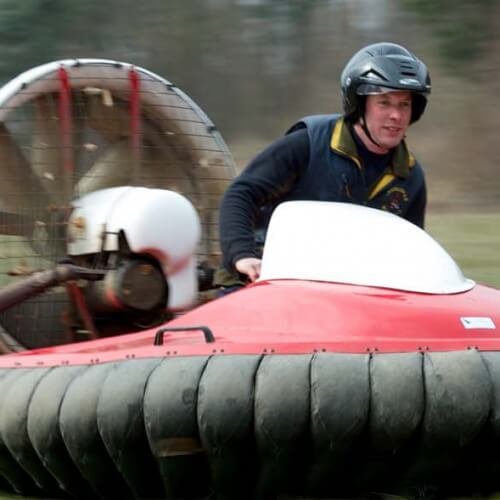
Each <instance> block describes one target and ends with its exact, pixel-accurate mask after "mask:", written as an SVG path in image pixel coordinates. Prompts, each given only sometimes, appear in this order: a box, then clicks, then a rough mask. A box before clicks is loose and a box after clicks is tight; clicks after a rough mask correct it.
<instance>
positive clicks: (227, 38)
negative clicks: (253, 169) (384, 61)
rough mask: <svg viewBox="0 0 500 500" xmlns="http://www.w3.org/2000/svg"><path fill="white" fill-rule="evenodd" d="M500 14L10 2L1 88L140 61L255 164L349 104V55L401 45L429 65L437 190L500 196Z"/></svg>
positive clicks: (120, 0)
mask: <svg viewBox="0 0 500 500" xmlns="http://www.w3.org/2000/svg"><path fill="white" fill-rule="evenodd" d="M499 18H500V0H443V1H441V2H436V1H435V0H189V1H186V0H168V1H165V0H147V1H145V2H138V1H137V0H85V1H71V0H22V1H19V0H0V48H1V50H2V56H3V57H2V60H1V61H0V83H4V82H6V81H7V80H9V79H10V78H12V77H14V76H15V75H17V74H19V73H20V72H22V71H24V70H26V69H28V68H30V67H33V66H36V65H39V64H42V63H45V62H48V61H52V60H57V59H62V58H76V57H101V58H109V59H117V60H123V61H127V62H132V63H134V64H137V65H139V66H143V67H145V68H147V69H150V70H152V71H154V72H156V73H158V74H160V75H161V76H163V77H165V78H167V79H169V80H171V81H173V83H175V84H177V85H178V86H179V87H180V88H182V89H183V90H184V91H185V92H186V93H187V94H189V95H190V96H191V97H192V98H193V99H194V100H195V101H196V102H197V103H198V104H199V105H200V106H201V107H202V108H203V109H204V110H205V111H206V112H207V114H208V115H209V116H210V117H211V118H212V120H213V121H214V122H215V124H216V125H217V126H218V127H219V128H220V129H221V131H222V133H223V135H224V137H225V138H226V140H227V141H228V143H229V145H230V147H231V150H232V151H233V153H234V154H235V156H236V157H237V160H238V161H239V162H240V163H241V164H244V162H245V161H246V160H247V159H248V158H249V157H250V156H251V155H253V154H254V153H255V152H256V150H257V149H259V148H261V147H263V146H264V145H265V144H266V143H267V142H269V141H270V140H272V139H273V138H275V137H276V136H278V135H280V134H282V133H283V132H284V131H285V130H286V129H287V128H288V127H289V126H290V125H291V124H292V123H293V121H294V120H296V119H298V118H300V117H301V116H303V115H306V114H310V113H329V112H334V111H339V110H340V106H341V101H340V93H339V84H338V81H339V76H340V72H341V70H342V67H343V66H344V64H345V62H346V61H347V59H348V58H349V57H350V56H351V55H352V53H353V52H354V51H355V50H357V49H359V48H360V47H362V46H363V45H366V44H368V43H372V42H376V41H382V40H390V41H394V42H396V43H402V44H403V45H407V46H408V47H409V48H410V49H411V50H413V51H415V52H416V53H417V54H418V55H419V56H420V57H421V58H422V59H424V60H425V61H426V62H427V63H428V65H429V66H430V68H431V74H432V77H433V94H432V97H431V105H430V106H429V108H428V111H427V112H426V116H425V118H424V120H422V123H419V124H418V125H417V126H416V127H414V129H412V131H411V137H410V139H412V140H411V145H413V143H415V145H417V146H418V148H416V151H415V152H416V154H417V155H418V157H419V158H422V160H423V163H424V164H425V165H426V166H428V173H429V177H430V180H431V185H432V186H438V187H439V189H437V191H438V193H437V196H431V198H433V199H437V200H438V201H441V200H443V199H444V198H446V199H448V198H449V196H448V194H445V191H446V193H448V191H449V192H454V191H457V190H458V191H460V190H461V191H462V192H463V193H466V194H467V196H469V194H470V193H469V192H470V190H471V186H473V192H474V193H478V195H477V197H478V198H480V197H481V196H482V195H484V193H485V192H486V191H487V193H488V196H487V197H486V198H487V199H497V200H498V202H499V203H500V195H499V194H497V193H499V192H500V180H498V176H492V175H491V172H492V170H493V169H494V168H496V165H497V163H498V162H499V161H500V144H499V143H498V139H497V136H498V132H497V131H498V129H499V128H500V116H499V115H498V113H496V111H495V109H496V107H498V105H499V104H500V103H499V100H500V92H499V91H500V78H498V75H499V73H500V59H499V58H498V53H499V51H500V35H499V34H498V32H497V29H496V27H495V22H496V21H497V20H498V19H499ZM485 95H487V96H488V98H487V99H485V97H484V96H485ZM414 137H415V141H413V138H414ZM444 158H445V161H446V165H445V164H443V159H444ZM450 165H451V166H452V169H453V175H452V176H450ZM471 165H474V168H471ZM432 186H431V189H432ZM434 189H436V188H434ZM485 190H486V191H485ZM431 194H432V193H431ZM463 196H465V194H464V195H463ZM486 198H485V199H486ZM464 199H465V198H464Z"/></svg>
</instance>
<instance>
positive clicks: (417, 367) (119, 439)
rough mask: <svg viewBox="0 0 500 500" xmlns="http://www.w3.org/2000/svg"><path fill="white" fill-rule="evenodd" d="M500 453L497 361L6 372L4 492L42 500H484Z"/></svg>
mask: <svg viewBox="0 0 500 500" xmlns="http://www.w3.org/2000/svg"><path fill="white" fill-rule="evenodd" d="M499 441H500V352H478V351H476V350H467V351H459V352H426V353H404V354H378V353H375V354H366V355H365V354H340V353H326V352H325V353H315V354H306V355H216V356H212V357H210V356H192V357H169V358H149V359H134V360H127V361H123V362H115V363H106V364H94V365H90V366H60V367H53V368H47V367H45V368H44V367H40V368H18V369H3V371H1V372H0V488H1V489H3V490H8V491H12V492H14V493H18V494H22V495H29V496H37V497H41V498H44V497H45V498H54V497H61V496H62V497H64V496H67V497H70V498H82V499H85V500H87V499H91V498H101V499H107V498H109V499H112V498H113V499H115V498H121V499H127V498H178V499H181V498H182V499H201V498H209V497H210V498H217V499H228V500H229V499H232V500H234V499H273V498H278V497H285V498H294V497H307V498H322V497H323V498H324V497H327V498H335V497H366V496H367V495H368V494H373V493H380V494H383V495H384V494H398V495H420V496H421V497H425V496H426V495H428V496H432V495H433V494H434V493H439V494H441V495H444V496H466V495H471V494H476V493H484V494H487V493H489V492H490V491H495V490H499V489H500V476H499V474H498V470H500V442H499Z"/></svg>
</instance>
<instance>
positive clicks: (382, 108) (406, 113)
mask: <svg viewBox="0 0 500 500" xmlns="http://www.w3.org/2000/svg"><path fill="white" fill-rule="evenodd" d="M410 119H411V92H387V93H386V94H378V95H369V96H367V98H366V112H365V120H366V124H367V126H368V130H369V131H370V134H371V135H372V137H373V139H375V141H376V142H377V143H378V144H379V145H380V146H382V147H383V148H386V149H391V148H394V147H395V146H397V145H398V144H399V143H400V142H401V141H402V140H403V137H404V136H405V134H406V130H407V128H408V126H409V125H410Z"/></svg>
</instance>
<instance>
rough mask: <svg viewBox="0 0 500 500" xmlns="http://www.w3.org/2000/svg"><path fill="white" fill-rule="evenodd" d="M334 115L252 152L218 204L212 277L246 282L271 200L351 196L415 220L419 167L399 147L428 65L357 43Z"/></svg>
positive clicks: (424, 90) (387, 48)
mask: <svg viewBox="0 0 500 500" xmlns="http://www.w3.org/2000/svg"><path fill="white" fill-rule="evenodd" d="M341 90H342V98H343V109H344V113H343V115H316V116H309V117H306V118H304V119H302V120H301V121H299V122H298V123H296V124H295V125H294V126H293V127H292V128H291V129H290V130H289V131H288V132H287V134H286V135H285V136H284V137H282V138H280V139H278V140H277V141H276V142H274V143H273V144H271V145H270V146H269V147H268V148H266V149H265V150H264V151H263V152H261V153H260V154H259V155H257V157H256V158H254V159H253V160H252V161H251V162H250V164H249V165H248V167H247V168H246V169H245V170H244V171H243V172H242V174H241V175H240V176H239V177H238V178H237V179H235V181H234V182H233V184H232V185H231V186H230V187H229V189H228V190H227V192H226V193H225V195H224V197H223V200H222V204H221V209H220V242H221V248H222V254H223V266H224V268H225V269H226V270H227V271H228V274H227V275H225V276H224V273H222V277H221V274H220V273H219V277H218V279H217V277H216V281H218V282H219V284H220V285H222V286H224V285H226V286H231V285H235V284H237V283H238V282H237V281H234V278H233V279H231V278H230V277H229V276H233V277H234V276H235V275H238V274H239V276H240V278H243V279H242V280H241V279H240V281H239V283H240V284H242V283H244V281H245V280H250V281H255V280H256V279H257V278H258V277H259V273H260V254H259V246H261V245H262V244H263V243H264V239H265V230H266V228H267V224H268V222H269V218H270V215H271V213H272V211H273V209H274V208H275V207H276V205H278V204H279V203H281V202H283V201H289V200H320V201H337V202H346V203H356V204H360V205H366V206H369V207H373V208H379V209H381V210H387V211H390V212H392V213H395V214H397V215H400V216H401V217H404V218H406V219H408V220H409V221H411V222H413V223H415V224H417V225H418V226H420V227H423V226H424V215H425V206H426V187H425V179H424V173H423V170H422V168H421V166H420V165H419V164H418V163H417V162H416V160H415V158H414V157H413V156H412V155H411V154H410V153H409V152H408V149H407V147H406V144H405V141H404V138H405V134H406V131H407V129H408V127H409V126H410V125H411V124H412V123H414V122H416V121H417V120H418V119H419V118H420V117H421V116H422V114H423V112H424V110H425V107H426V104H427V96H428V95H429V93H430V90H431V84H430V77H429V73H428V70H427V67H426V66H425V64H424V63H422V62H421V61H420V60H419V59H417V58H416V57H415V56H414V55H413V54H412V53H411V52H409V51H408V50H407V49H405V48H404V47H401V46H400V45H396V44H393V43H376V44H373V45H369V46H368V47H365V48H363V49H361V50H360V51H359V52H357V53H356V54H354V56H353V57H352V58H351V59H350V61H349V62H348V63H347V65H346V67H345V68H344V71H343V72H342V75H341Z"/></svg>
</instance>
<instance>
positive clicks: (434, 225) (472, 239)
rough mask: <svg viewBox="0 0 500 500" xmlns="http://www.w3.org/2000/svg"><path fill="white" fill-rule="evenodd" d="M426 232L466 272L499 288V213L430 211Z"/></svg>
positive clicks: (475, 278) (479, 280)
mask: <svg viewBox="0 0 500 500" xmlns="http://www.w3.org/2000/svg"><path fill="white" fill-rule="evenodd" d="M426 229H427V231H428V232H429V233H430V234H431V235H432V236H433V237H434V238H435V239H436V240H437V241H439V243H440V244H441V245H442V246H443V247H444V248H445V249H446V250H447V251H448V252H449V253H450V254H451V256H452V257H453V258H454V259H455V261H456V262H457V263H458V265H459V266H460V267H461V269H462V271H463V273H464V274H465V275H466V276H467V277H468V278H471V279H473V280H475V281H477V282H479V283H483V284H487V285H492V286H495V287H497V288H500V214H495V213H490V214H455V213H453V214H433V213H431V214H429V215H428V216H427V224H426Z"/></svg>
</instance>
